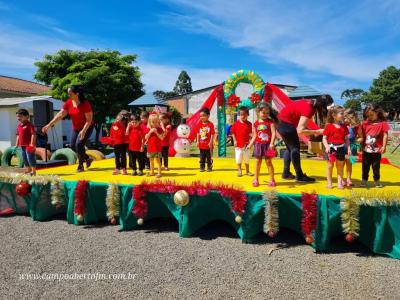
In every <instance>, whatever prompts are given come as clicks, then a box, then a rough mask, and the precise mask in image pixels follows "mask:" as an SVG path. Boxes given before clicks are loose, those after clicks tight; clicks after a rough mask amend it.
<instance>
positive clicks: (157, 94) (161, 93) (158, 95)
mask: <svg viewBox="0 0 400 300" xmlns="http://www.w3.org/2000/svg"><path fill="white" fill-rule="evenodd" d="M153 96H154V97H156V98H157V99H159V100H164V99H167V98H171V97H175V96H178V94H177V93H175V92H164V91H161V90H157V91H154V92H153Z"/></svg>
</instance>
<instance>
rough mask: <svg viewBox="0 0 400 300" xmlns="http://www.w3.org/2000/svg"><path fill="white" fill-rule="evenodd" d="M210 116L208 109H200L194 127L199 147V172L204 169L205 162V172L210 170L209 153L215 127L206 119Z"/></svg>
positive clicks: (211, 149) (210, 160) (211, 147)
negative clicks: (198, 118)
mask: <svg viewBox="0 0 400 300" xmlns="http://www.w3.org/2000/svg"><path fill="white" fill-rule="evenodd" d="M209 118H210V110H209V109H208V108H202V109H201V110H200V122H199V124H198V125H197V127H196V129H195V134H196V138H197V147H198V148H199V149H200V172H204V171H205V166H206V163H207V172H211V171H212V159H211V156H212V155H211V153H212V151H213V146H214V135H215V129H214V124H213V123H212V122H210V121H209V120H208V119H209Z"/></svg>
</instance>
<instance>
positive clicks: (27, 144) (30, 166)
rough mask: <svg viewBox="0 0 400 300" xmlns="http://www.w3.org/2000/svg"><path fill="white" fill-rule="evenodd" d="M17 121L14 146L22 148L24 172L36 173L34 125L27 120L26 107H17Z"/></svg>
mask: <svg viewBox="0 0 400 300" xmlns="http://www.w3.org/2000/svg"><path fill="white" fill-rule="evenodd" d="M16 115H17V120H18V122H19V124H18V126H17V140H16V146H17V147H20V148H21V150H22V158H23V160H24V166H25V167H27V170H26V173H28V174H31V175H36V155H35V150H36V135H35V127H34V126H33V125H32V123H31V122H29V112H28V111H27V110H26V109H23V108H21V109H19V110H18V111H17V113H16Z"/></svg>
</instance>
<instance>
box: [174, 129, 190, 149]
mask: <svg viewBox="0 0 400 300" xmlns="http://www.w3.org/2000/svg"><path fill="white" fill-rule="evenodd" d="M176 134H177V135H178V138H177V139H176V140H175V141H174V149H175V151H176V155H175V156H178V157H188V156H189V153H190V141H189V139H188V138H189V135H190V127H189V125H187V124H185V122H184V121H183V122H182V124H180V125H179V126H178V128H177V129H176Z"/></svg>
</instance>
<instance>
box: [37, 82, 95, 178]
mask: <svg viewBox="0 0 400 300" xmlns="http://www.w3.org/2000/svg"><path fill="white" fill-rule="evenodd" d="M68 96H69V99H68V100H67V101H66V102H65V103H64V106H63V108H62V109H61V110H60V111H59V112H58V114H56V115H55V117H54V118H53V120H51V121H50V122H49V124H47V125H46V126H44V127H43V128H42V132H43V133H47V131H48V130H49V128H50V127H52V126H54V125H55V124H56V123H58V122H59V121H61V120H62V119H64V118H65V117H66V116H67V115H69V116H70V118H71V121H72V128H73V132H72V138H71V148H72V150H74V151H75V152H76V153H77V154H78V159H79V164H78V169H77V171H78V172H82V171H84V168H83V163H84V162H86V167H87V168H89V167H90V165H91V163H92V162H93V159H91V158H89V156H88V155H87V154H86V151H85V144H86V142H87V140H88V139H89V137H90V135H91V134H92V131H93V111H92V106H91V105H90V103H89V101H88V100H87V99H86V97H85V94H84V92H83V88H82V86H80V85H72V86H71V87H70V88H69V89H68Z"/></svg>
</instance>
